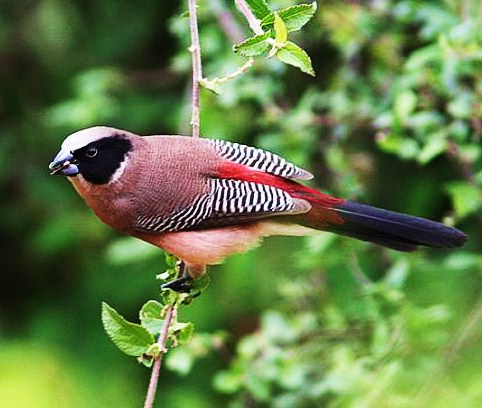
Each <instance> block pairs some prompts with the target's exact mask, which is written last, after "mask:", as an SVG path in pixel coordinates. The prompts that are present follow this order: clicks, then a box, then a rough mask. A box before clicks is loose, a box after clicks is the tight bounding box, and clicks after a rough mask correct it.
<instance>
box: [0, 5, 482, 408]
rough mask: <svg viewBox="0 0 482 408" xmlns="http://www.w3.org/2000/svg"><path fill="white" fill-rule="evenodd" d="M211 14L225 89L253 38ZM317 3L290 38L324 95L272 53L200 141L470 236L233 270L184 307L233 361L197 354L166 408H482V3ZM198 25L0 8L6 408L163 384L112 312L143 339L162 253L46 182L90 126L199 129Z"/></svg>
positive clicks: (70, 9)
mask: <svg viewBox="0 0 482 408" xmlns="http://www.w3.org/2000/svg"><path fill="white" fill-rule="evenodd" d="M199 3H200V7H199V19H200V30H201V31H200V35H201V44H202V52H203V69H204V75H205V76H207V77H210V78H212V77H214V76H222V75H225V74H228V73H230V72H232V71H233V70H235V69H237V68H238V67H239V66H241V65H242V64H243V63H244V62H245V59H243V58H241V57H239V56H235V55H234V54H233V53H232V51H231V47H232V44H233V43H235V42H240V41H242V40H243V39H244V38H246V37H248V36H250V35H251V34H250V33H249V28H248V26H247V24H246V22H245V21H243V18H242V16H241V15H240V14H239V13H238V12H237V11H236V10H235V9H234V7H233V4H232V2H223V1H221V0H216V1H209V2H208V1H200V2H199ZM269 4H270V6H271V7H272V8H273V9H274V10H276V9H280V8H283V7H286V6H289V5H292V4H293V3H291V2H289V1H273V2H270V3H269ZM318 6H319V9H318V11H317V13H316V15H315V17H314V18H313V20H312V21H310V23H309V24H308V25H307V26H306V27H304V28H303V29H302V30H301V32H299V33H293V35H292V37H291V36H290V39H292V40H293V41H294V42H296V43H297V44H298V45H300V46H302V47H303V48H304V49H305V50H306V51H307V52H308V54H309V55H310V56H311V58H312V61H313V66H314V69H315V71H316V72H317V76H316V78H312V77H310V76H308V75H305V74H302V73H301V72H299V71H298V70H297V69H295V68H293V67H288V66H284V65H282V64H281V63H279V62H277V61H274V60H269V61H267V60H265V59H264V58H261V59H259V60H258V61H257V62H256V65H255V68H254V69H252V70H250V71H249V72H248V73H247V74H245V75H244V76H242V77H241V78H239V79H237V80H236V81H233V82H230V83H228V84H226V85H224V86H223V87H222V88H221V94H220V95H215V94H213V93H210V92H208V91H203V95H202V117H201V129H202V134H203V135H204V136H206V137H213V138H223V139H227V140H231V141H237V142H242V143H246V144H250V145H255V146H258V147H263V148H266V149H269V150H271V151H273V152H276V153H279V154H281V155H283V156H285V157H287V158H289V159H290V160H291V161H293V162H294V163H296V164H298V165H301V166H303V167H305V168H307V169H308V170H310V171H312V172H313V173H314V174H315V176H316V179H315V180H316V181H315V182H312V183H311V184H310V185H312V186H315V187H318V188H320V189H323V190H324V191H327V192H330V193H332V194H334V195H338V196H342V197H345V198H349V199H354V200H358V201H360V202H365V203H370V204H373V205H376V206H379V207H383V208H388V209H392V210H398V211H403V212H406V213H410V214H414V215H419V216H424V217H427V218H431V219H435V220H445V221H447V222H451V223H456V225H457V226H458V227H459V228H461V229H462V230H464V231H465V232H467V233H468V234H469V235H470V240H469V242H468V244H467V245H466V246H465V247H464V248H462V249H460V250H456V251H447V252H446V251H430V250H422V251H420V252H417V253H413V254H409V255H407V254H400V253H396V252H393V251H389V250H384V249H381V248H379V247H375V246H372V245H368V244H364V243H360V242H356V241H353V240H349V239H345V238H339V237H334V236H331V235H324V236H321V237H315V238H288V237H279V238H270V239H267V240H266V241H265V243H264V244H263V245H262V246H261V247H260V248H258V249H257V250H255V251H252V252H249V253H247V254H242V255H236V256H233V257H232V258H230V259H229V260H228V261H227V262H226V263H225V264H224V265H222V266H216V267H213V268H211V273H210V275H211V285H210V287H209V289H208V290H207V291H206V292H205V293H204V294H203V295H202V296H201V297H200V298H199V299H196V301H195V302H194V303H193V304H192V305H190V306H187V307H183V308H182V310H181V312H180V313H181V320H184V321H192V322H193V323H194V324H195V326H196V331H197V332H198V333H217V332H224V333H225V334H224V335H223V336H221V337H222V338H223V339H224V342H223V344H222V345H220V344H217V343H216V342H214V343H213V339H212V338H211V337H209V336H207V337H206V338H205V339H204V341H202V340H203V337H202V336H201V337H199V338H198V339H197V340H196V339H195V341H193V344H192V345H191V346H186V347H185V348H184V351H182V350H181V349H177V354H176V353H172V355H171V358H170V359H169V358H168V359H167V361H166V363H167V365H168V366H169V367H167V366H164V367H163V370H162V372H161V379H160V385H159V396H158V400H157V405H156V406H159V407H161V406H162V407H164V406H165V407H168V406H173V407H176V406H193V407H213V406H215V407H217V406H219V407H223V406H228V404H229V405H230V406H233V407H258V406H259V407H264V406H273V407H312V406H313V407H322V406H323V407H324V406H326V407H417V406H420V407H427V406H429V407H454V406H463V407H478V406H482V391H481V390H482V374H481V370H480V365H481V363H482V342H481V340H482V332H481V329H480V327H481V324H482V323H481V319H482V298H481V293H482V280H481V270H482V256H481V254H480V250H481V247H482V237H481V233H480V231H481V227H482V214H481V212H480V207H481V205H480V203H481V195H482V172H481V170H480V169H481V150H482V149H481V145H480V143H481V137H482V119H481V118H482V34H481V31H480V27H481V24H482V17H481V13H482V10H481V6H480V4H479V2H478V1H456V0H446V1H421V0H414V1H410V0H401V1H394V0H393V1H390V0H378V1H371V2H368V1H367V2H359V1H329V0H327V1H324V2H322V3H321V4H319V5H318ZM185 7H186V6H185V5H182V6H180V5H179V4H178V2H176V1H167V0H164V1H162V2H160V1H153V0H140V1H137V2H132V1H127V0H115V1H114V0H89V1H74V0H71V1H62V0H43V1H2V2H1V3H0V209H1V211H0V217H1V220H0V240H1V242H2V245H1V246H0V260H1V261H0V262H1V263H0V269H1V272H0V401H1V402H0V405H2V406H3V407H15V408H23V407H92V406H99V407H111V406H112V407H114V406H116V407H138V406H141V404H142V401H143V399H144V395H145V390H146V388H147V382H148V378H149V370H147V369H146V368H144V367H142V366H140V365H138V364H137V363H136V362H135V361H134V359H131V358H129V357H127V356H125V355H123V354H121V353H120V352H119V351H118V350H117V349H116V348H115V346H114V345H113V344H112V343H111V342H110V340H109V338H108V337H107V335H106V334H105V333H104V331H103V328H102V324H101V319H100V307H101V302H102V301H106V302H108V303H109V304H110V305H112V306H113V307H115V308H116V309H117V310H118V311H119V312H120V313H122V314H123V315H124V316H126V317H127V318H128V319H129V320H131V321H137V313H138V312H137V311H138V310H139V309H140V307H141V306H142V304H143V303H145V301H147V300H148V299H156V298H157V297H158V282H157V281H156V279H155V275H156V274H158V273H160V272H162V271H163V270H164V269H165V263H164V256H163V254H162V252H161V251H159V250H157V249H156V248H151V247H149V246H147V245H144V244H142V243H139V242H136V241H133V240H130V239H128V238H126V237H121V236H119V235H117V234H116V233H115V232H113V231H112V230H110V229H108V228H107V227H105V226H104V225H102V224H101V223H100V222H99V221H98V220H97V219H96V218H95V217H94V216H93V215H92V214H91V212H90V211H89V210H88V208H86V206H85V204H84V203H83V202H82V200H81V199H80V198H79V197H78V196H77V195H76V193H75V191H74V190H73V189H72V188H71V187H70V185H69V183H68V181H67V180H65V179H63V178H53V177H50V176H49V173H48V164H49V162H50V160H51V158H52V157H53V156H54V155H55V154H56V152H57V150H58V148H59V146H60V144H61V142H62V140H63V139H64V137H65V136H66V135H68V134H69V133H71V132H73V131H76V130H78V129H80V128H84V127H88V126H92V125H97V124H103V125H110V126H115V127H119V128H124V129H128V130H130V131H133V132H135V133H138V134H173V133H181V134H188V133H189V113H190V105H189V97H190V95H189V86H190V54H189V52H188V51H187V47H188V46H189V43H190V41H189V27H188V20H187V19H186V18H185V17H182V16H181V14H182V13H183V12H184V11H185ZM226 12H231V16H232V18H233V19H234V20H233V21H231V20H226V18H227V17H226V14H225V13H226ZM221 20H222V21H223V22H226V21H228V23H227V24H228V26H227V28H228V30H226V25H224V26H222V25H221V24H220V21H221ZM179 350H181V351H179ZM204 354H206V355H205V356H204ZM191 364H193V365H192V367H191ZM173 371H181V372H184V374H185V375H180V374H178V373H175V372H173Z"/></svg>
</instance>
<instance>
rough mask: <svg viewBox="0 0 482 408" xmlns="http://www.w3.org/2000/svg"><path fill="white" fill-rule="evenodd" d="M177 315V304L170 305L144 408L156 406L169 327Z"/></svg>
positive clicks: (158, 342)
mask: <svg viewBox="0 0 482 408" xmlns="http://www.w3.org/2000/svg"><path fill="white" fill-rule="evenodd" d="M176 313H177V303H175V304H174V305H169V306H168V308H167V311H166V317H165V318H164V323H163V324H162V329H161V334H160V335H159V339H158V340H157V344H158V346H159V350H160V353H159V356H157V357H156V359H155V360H154V364H153V365H152V372H151V380H150V381H149V388H148V390H147V395H146V402H145V403H144V408H152V406H153V404H154V397H155V396H156V390H157V381H158V380H159V372H160V370H161V364H162V357H163V356H164V354H165V353H166V351H167V349H166V341H167V337H168V335H169V327H170V326H171V323H172V321H173V319H174V316H175V315H176Z"/></svg>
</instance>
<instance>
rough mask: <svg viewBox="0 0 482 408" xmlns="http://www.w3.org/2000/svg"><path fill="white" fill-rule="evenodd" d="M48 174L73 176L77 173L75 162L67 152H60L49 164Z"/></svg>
mask: <svg viewBox="0 0 482 408" xmlns="http://www.w3.org/2000/svg"><path fill="white" fill-rule="evenodd" d="M49 170H50V174H51V175H54V174H63V175H64V176H75V175H76V174H78V173H79V168H78V167H77V161H76V160H75V159H74V156H73V155H72V153H71V152H69V151H68V150H61V151H60V152H59V153H58V154H57V156H55V158H54V159H53V160H52V163H50V164H49Z"/></svg>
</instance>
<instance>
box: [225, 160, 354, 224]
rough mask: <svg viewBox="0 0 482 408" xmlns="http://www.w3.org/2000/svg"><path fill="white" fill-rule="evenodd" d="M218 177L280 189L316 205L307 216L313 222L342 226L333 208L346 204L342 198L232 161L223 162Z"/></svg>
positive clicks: (339, 217) (340, 219)
mask: <svg viewBox="0 0 482 408" xmlns="http://www.w3.org/2000/svg"><path fill="white" fill-rule="evenodd" d="M216 176H218V177H220V178H224V179H234V180H240V181H248V182H253V183H258V184H265V185H268V186H272V187H276V188H279V189H280V190H283V191H286V192H287V193H288V194H289V195H290V196H292V197H293V198H299V199H303V200H306V201H308V202H309V203H310V204H314V205H313V208H312V210H310V212H309V213H308V214H307V215H308V217H309V218H310V219H311V221H312V222H315V223H316V222H317V223H334V224H342V223H343V219H342V218H341V216H340V215H339V214H337V213H336V212H334V211H333V210H332V209H331V207H337V206H339V205H342V204H343V203H345V200H343V199H341V198H336V197H332V196H330V195H328V194H324V193H322V192H320V191H318V190H315V189H313V188H310V187H307V186H305V185H303V184H300V183H297V182H296V181H294V180H291V179H286V178H284V177H280V176H276V175H274V174H270V173H266V172H264V171H260V170H256V169H253V168H251V167H248V166H245V165H243V164H239V163H234V162H231V161H223V162H222V163H221V164H220V165H219V167H218V172H217V174H216Z"/></svg>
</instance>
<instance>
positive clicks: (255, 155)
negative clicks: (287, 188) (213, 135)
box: [212, 140, 313, 180]
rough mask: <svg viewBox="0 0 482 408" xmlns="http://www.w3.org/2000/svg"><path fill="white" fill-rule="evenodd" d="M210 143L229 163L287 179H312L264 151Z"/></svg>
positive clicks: (238, 145) (229, 143)
mask: <svg viewBox="0 0 482 408" xmlns="http://www.w3.org/2000/svg"><path fill="white" fill-rule="evenodd" d="M212 142H213V143H214V147H215V149H216V152H217V153H218V155H219V156H221V157H222V158H223V159H226V160H229V161H230V162H234V163H238V164H242V165H244V166H247V167H250V168H252V169H255V170H259V171H262V172H265V173H269V174H273V175H275V176H280V177H283V178H287V179H298V180H309V179H311V178H313V175H312V174H311V173H309V172H308V171H306V170H303V169H302V168H300V167H298V166H295V165H294V164H293V163H290V162H289V161H287V160H285V159H283V158H282V157H281V156H278V155H276V154H273V153H270V152H267V151H265V150H262V149H256V148H255V147H250V146H245V145H241V144H238V143H231V142H227V141H226V140H213V141H212Z"/></svg>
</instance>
